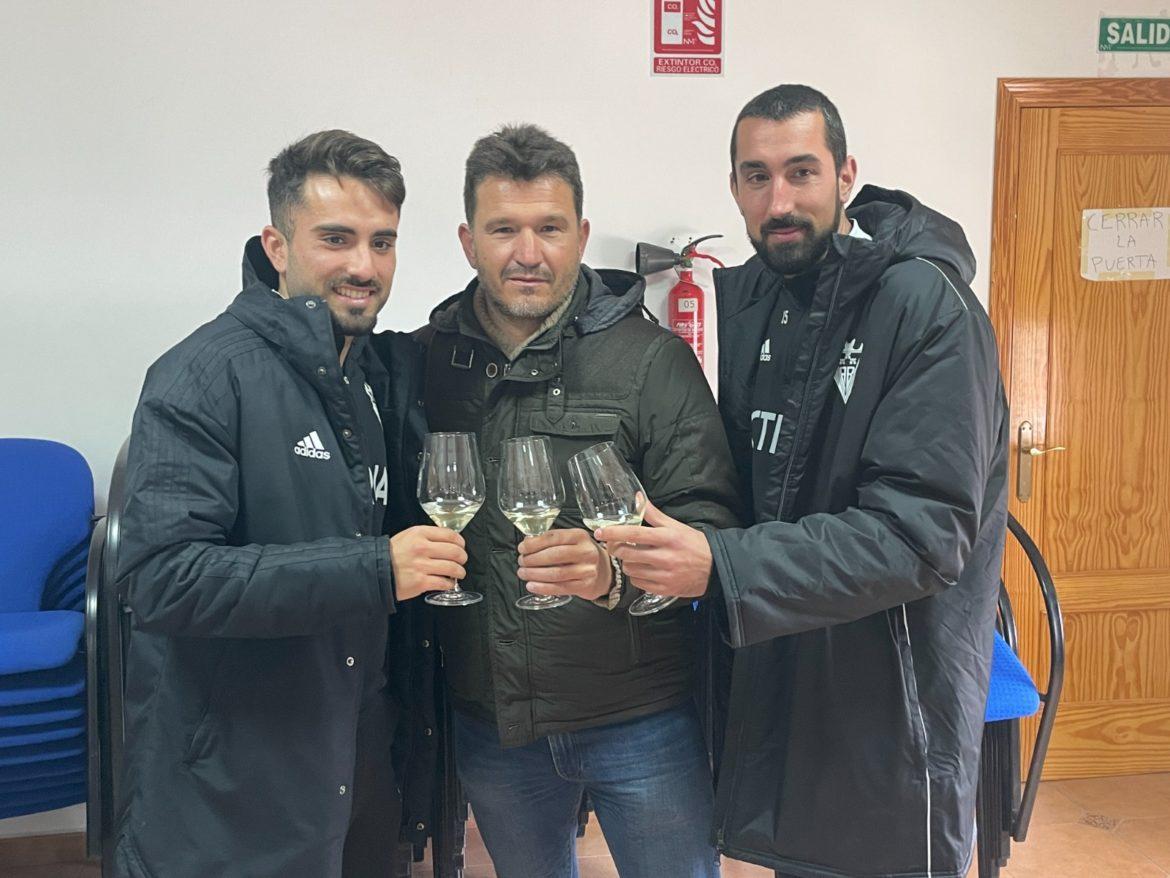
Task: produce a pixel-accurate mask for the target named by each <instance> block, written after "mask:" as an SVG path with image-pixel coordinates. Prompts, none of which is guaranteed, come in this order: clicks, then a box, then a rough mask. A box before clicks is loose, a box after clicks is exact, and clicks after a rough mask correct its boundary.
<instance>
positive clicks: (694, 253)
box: [690, 250, 727, 268]
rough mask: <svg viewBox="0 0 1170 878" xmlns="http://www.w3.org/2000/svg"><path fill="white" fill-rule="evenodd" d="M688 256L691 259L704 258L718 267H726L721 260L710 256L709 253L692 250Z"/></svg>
mask: <svg viewBox="0 0 1170 878" xmlns="http://www.w3.org/2000/svg"><path fill="white" fill-rule="evenodd" d="M690 256H691V258H692V259H706V260H708V261H710V262H714V263H715V264H716V265H718V266H719V267H720V268H727V266H726V265H724V264H723V263H722V262H720V261H719V260H718V259H716V258H715V257H714V256H712V255H711V254H710V253H700V252H699V251H698V250H692V251H691V252H690Z"/></svg>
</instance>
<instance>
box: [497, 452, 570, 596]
mask: <svg viewBox="0 0 1170 878" xmlns="http://www.w3.org/2000/svg"><path fill="white" fill-rule="evenodd" d="M564 502H565V486H564V485H563V484H561V477H560V476H559V475H557V467H556V462H555V461H554V460H553V455H552V445H551V443H550V442H549V441H548V437H547V436H520V437H518V438H516V439H505V440H504V442H503V448H502V453H501V455H500V485H499V503H500V511H501V512H503V513H504V517H505V518H507V519H508V521H510V522H512V524H514V525H515V526H516V529H517V530H518V531H520V533H522V534H524V536H526V537H535V536H540V535H541V534H542V533H545V532H546V531H547V530H548V529H549V528H551V527H552V525H553V522H554V521H556V518H557V516H558V515H560V514H561V506H562V505H564ZM571 600H572V598H571V597H570V596H569V595H567V594H562V595H536V594H526V595H524V596H523V597H521V598H518V599H517V601H516V606H517V607H519V608H520V609H522V610H551V609H553V608H554V607H563V606H564V605H565V604H567V603H569V602H570V601H571Z"/></svg>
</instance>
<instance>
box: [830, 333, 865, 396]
mask: <svg viewBox="0 0 1170 878" xmlns="http://www.w3.org/2000/svg"><path fill="white" fill-rule="evenodd" d="M864 348H865V345H864V344H858V343H857V339H855V338H854V339H850V340H849V341H848V342H846V343H845V348H844V349H843V350H842V351H841V361H840V362H839V363H838V364H837V374H836V376H835V377H834V380H835V381H836V382H837V390H839V391H840V392H841V401H842V402H846V403H847V402H849V395H850V394H851V393H853V379H854V378H856V377H857V367H858V366H859V365H860V364H861V352H862V350H863V349H864Z"/></svg>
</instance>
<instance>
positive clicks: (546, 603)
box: [516, 594, 573, 610]
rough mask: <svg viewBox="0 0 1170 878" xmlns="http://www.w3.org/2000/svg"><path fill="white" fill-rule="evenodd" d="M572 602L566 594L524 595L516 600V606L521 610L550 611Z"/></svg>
mask: <svg viewBox="0 0 1170 878" xmlns="http://www.w3.org/2000/svg"><path fill="white" fill-rule="evenodd" d="M572 600H573V599H572V598H571V597H569V595H567V594H549V595H544V594H526V595H524V597H522V598H518V599H517V600H516V606H518V607H519V608H520V609H522V610H551V609H554V608H556V607H563V606H564V605H565V604H567V603H569V602H570V601H572Z"/></svg>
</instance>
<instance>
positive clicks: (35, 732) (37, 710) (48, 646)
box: [0, 439, 93, 817]
mask: <svg viewBox="0 0 1170 878" xmlns="http://www.w3.org/2000/svg"><path fill="white" fill-rule="evenodd" d="M0 512H2V513H3V515H4V527H3V528H0V817H13V816H18V815H21V814H31V813H34V812H37V811H43V810H48V809H51V808H60V807H64V806H66V805H72V804H75V803H77V802H81V801H84V800H85V786H86V785H85V775H84V771H85V767H86V749H85V728H86V724H85V694H84V689H85V658H84V654H83V634H84V629H85V615H84V612H83V610H84V605H85V578H86V562H87V557H88V552H89V537H90V530H91V527H92V523H93V476H92V475H91V474H90V471H89V466H88V465H87V464H86V462H85V459H84V458H83V457H82V456H81V455H80V454H78V453H77V452H76V451H74V450H73V449H72V448H70V447H68V446H67V445H62V444H61V443H59V442H50V441H47V440H42V439H0Z"/></svg>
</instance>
